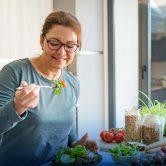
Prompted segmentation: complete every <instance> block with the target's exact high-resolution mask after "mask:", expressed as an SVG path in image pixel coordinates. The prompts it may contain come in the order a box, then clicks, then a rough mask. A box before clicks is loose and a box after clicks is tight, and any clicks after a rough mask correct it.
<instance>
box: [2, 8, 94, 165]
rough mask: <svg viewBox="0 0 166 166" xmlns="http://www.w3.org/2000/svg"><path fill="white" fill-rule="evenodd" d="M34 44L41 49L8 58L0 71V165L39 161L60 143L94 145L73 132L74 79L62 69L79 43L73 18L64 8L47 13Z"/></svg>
mask: <svg viewBox="0 0 166 166" xmlns="http://www.w3.org/2000/svg"><path fill="white" fill-rule="evenodd" d="M40 45H41V48H42V54H41V55H39V56H36V57H33V58H30V59H28V58H26V59H21V60H17V61H14V62H11V63H9V64H7V65H6V66H5V67H4V68H3V69H2V71H1V72H0V165H5V166H6V165H12V166H14V165H17V166H19V165H21V166H22V165H31V166H32V165H41V164H43V163H47V162H48V161H51V160H52V158H53V156H54V155H55V154H56V152H57V151H58V149H59V148H60V147H63V146H74V145H76V144H81V145H86V146H87V147H88V148H91V149H93V150H95V149H97V145H96V143H95V142H94V141H91V140H88V138H87V135H84V136H83V137H82V138H81V139H80V140H78V138H77V134H76V117H75V115H76V103H77V100H78V96H79V82H78V80H77V78H76V77H75V76H73V75H72V74H70V73H69V72H68V71H67V70H65V69H64V68H65V67H67V66H68V65H69V64H71V63H72V61H73V59H74V58H75V56H77V54H78V52H79V50H80V48H81V26H80V23H79V21H78V20H77V18H76V17H75V16H73V15H72V14H70V13H68V12H64V11H58V12H53V13H51V14H49V15H48V16H47V18H46V20H45V23H44V25H43V28H42V34H41V36H40ZM54 80H56V81H57V82H58V80H62V81H61V82H63V83H64V82H65V84H66V87H65V85H64V84H63V85H62V84H61V85H60V86H61V89H60V90H59V89H57V86H58V85H59V84H60V82H58V84H57V83H56V85H55V82H54ZM36 85H44V86H53V87H54V88H50V89H48V88H38V87H37V86H36ZM19 86H20V87H21V88H20V87H19ZM55 86H56V88H55ZM17 87H19V88H18V89H17ZM57 90H58V91H57ZM55 91H56V94H55ZM57 92H58V94H57Z"/></svg>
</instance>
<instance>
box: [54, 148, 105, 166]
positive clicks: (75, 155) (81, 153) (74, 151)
mask: <svg viewBox="0 0 166 166" xmlns="http://www.w3.org/2000/svg"><path fill="white" fill-rule="evenodd" d="M101 160H102V157H101V156H100V155H99V154H97V153H94V152H90V151H89V150H88V149H86V147H85V146H81V145H77V146H75V147H74V148H71V147H66V148H60V149H59V151H58V152H57V154H56V155H55V157H54V159H53V165H56V166H57V165H58V166H67V165H68V166H69V165H81V164H82V165H87V164H94V165H95V164H97V163H99V162H100V161H101Z"/></svg>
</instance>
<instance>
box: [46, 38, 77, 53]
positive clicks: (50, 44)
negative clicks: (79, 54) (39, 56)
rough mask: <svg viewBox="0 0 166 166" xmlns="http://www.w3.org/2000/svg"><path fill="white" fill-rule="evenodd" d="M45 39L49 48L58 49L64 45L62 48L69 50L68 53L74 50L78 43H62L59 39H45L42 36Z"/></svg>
mask: <svg viewBox="0 0 166 166" xmlns="http://www.w3.org/2000/svg"><path fill="white" fill-rule="evenodd" d="M44 37H45V39H46V41H47V44H48V48H50V49H51V50H56V51H57V50H59V49H60V48H61V47H62V46H64V49H65V51H66V52H69V53H73V52H75V51H76V50H77V49H78V47H79V45H78V44H75V43H66V44H64V43H62V42H60V41H59V40H57V39H47V38H46V36H44Z"/></svg>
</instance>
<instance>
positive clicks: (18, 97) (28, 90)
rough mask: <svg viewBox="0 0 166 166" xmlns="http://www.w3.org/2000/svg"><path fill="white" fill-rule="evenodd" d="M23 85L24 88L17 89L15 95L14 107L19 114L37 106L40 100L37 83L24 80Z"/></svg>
mask: <svg viewBox="0 0 166 166" xmlns="http://www.w3.org/2000/svg"><path fill="white" fill-rule="evenodd" d="M21 86H22V87H23V89H21V90H17V91H16V93H15V97H14V107H15V110H16V112H17V113H18V114H19V115H21V114H23V113H24V112H25V111H26V110H27V109H28V108H34V107H36V106H37V104H38V101H39V88H36V85H35V84H30V85H28V84H27V83H26V82H22V84H21Z"/></svg>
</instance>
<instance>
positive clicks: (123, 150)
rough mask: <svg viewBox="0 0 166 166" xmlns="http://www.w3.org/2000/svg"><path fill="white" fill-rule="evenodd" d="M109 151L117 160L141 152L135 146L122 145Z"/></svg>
mask: <svg viewBox="0 0 166 166" xmlns="http://www.w3.org/2000/svg"><path fill="white" fill-rule="evenodd" d="M108 151H109V152H110V153H111V154H112V155H113V156H114V158H115V159H118V158H119V157H120V156H134V155H137V154H138V152H139V148H138V147H137V146H136V145H135V144H133V145H126V144H124V143H121V144H120V145H119V146H116V147H114V148H110V149H108Z"/></svg>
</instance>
